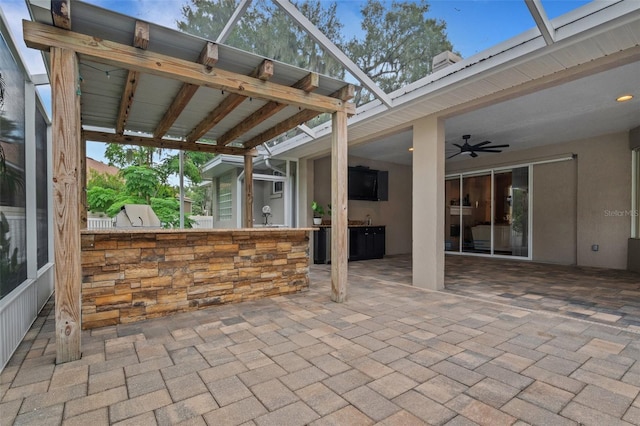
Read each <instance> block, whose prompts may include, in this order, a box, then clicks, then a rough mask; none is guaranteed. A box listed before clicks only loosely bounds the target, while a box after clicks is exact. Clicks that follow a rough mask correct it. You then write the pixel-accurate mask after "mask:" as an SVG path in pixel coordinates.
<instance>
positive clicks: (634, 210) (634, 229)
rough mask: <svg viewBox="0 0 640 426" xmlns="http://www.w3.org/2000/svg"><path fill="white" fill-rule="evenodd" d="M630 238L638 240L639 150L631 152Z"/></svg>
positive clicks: (639, 220)
mask: <svg viewBox="0 0 640 426" xmlns="http://www.w3.org/2000/svg"><path fill="white" fill-rule="evenodd" d="M632 155H633V162H632V165H633V168H632V181H631V192H632V194H631V238H640V149H636V150H635V151H633V152H632Z"/></svg>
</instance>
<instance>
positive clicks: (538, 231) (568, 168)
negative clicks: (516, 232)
mask: <svg viewBox="0 0 640 426" xmlns="http://www.w3.org/2000/svg"><path fill="white" fill-rule="evenodd" d="M576 167H577V162H576V161H563V162H559V163H548V164H538V165H535V166H534V167H533V229H534V231H533V259H534V260H537V261H540V262H549V263H560V264H566V265H575V264H576V261H577V259H576V257H577V253H576V238H577V235H576V231H577V214H576V213H577V191H576V188H577V178H578V177H577V173H576ZM559 182H561V183H562V184H561V185H559V184H558V183H559Z"/></svg>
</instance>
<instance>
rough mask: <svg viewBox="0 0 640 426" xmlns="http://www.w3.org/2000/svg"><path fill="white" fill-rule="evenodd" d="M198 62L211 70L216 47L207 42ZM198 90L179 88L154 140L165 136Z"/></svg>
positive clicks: (155, 133) (193, 86) (193, 87)
mask: <svg viewBox="0 0 640 426" xmlns="http://www.w3.org/2000/svg"><path fill="white" fill-rule="evenodd" d="M198 62H199V63H201V64H203V65H205V66H206V67H208V68H209V69H211V68H213V67H214V66H215V64H216V62H218V45H217V44H214V43H211V42H207V44H206V46H205V47H204V49H202V53H200V58H198ZM198 88H199V86H196V85H195V84H190V83H184V84H183V85H182V87H180V90H179V91H178V94H177V95H176V97H175V98H173V101H172V102H171V105H170V106H169V108H168V109H167V111H166V112H165V113H164V117H162V120H160V123H158V126H157V127H156V130H155V131H154V132H153V137H154V138H161V137H163V136H164V135H166V134H167V132H168V131H169V129H170V128H171V126H173V123H175V121H176V120H177V119H178V117H179V116H180V114H182V111H184V109H185V108H186V107H187V105H188V104H189V101H190V100H191V98H193V96H194V95H195V94H196V92H197V91H198Z"/></svg>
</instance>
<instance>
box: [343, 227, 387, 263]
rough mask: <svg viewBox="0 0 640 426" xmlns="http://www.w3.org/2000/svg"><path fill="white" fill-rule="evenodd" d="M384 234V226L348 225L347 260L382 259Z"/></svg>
mask: <svg viewBox="0 0 640 426" xmlns="http://www.w3.org/2000/svg"><path fill="white" fill-rule="evenodd" d="M385 236H386V235H385V227H384V226H355V227H349V260H350V261H352V260H366V259H382V258H383V257H384V252H385Z"/></svg>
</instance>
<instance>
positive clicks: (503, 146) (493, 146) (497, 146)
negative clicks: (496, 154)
mask: <svg viewBox="0 0 640 426" xmlns="http://www.w3.org/2000/svg"><path fill="white" fill-rule="evenodd" d="M485 148H509V144H504V145H491V146H487V147H485Z"/></svg>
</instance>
